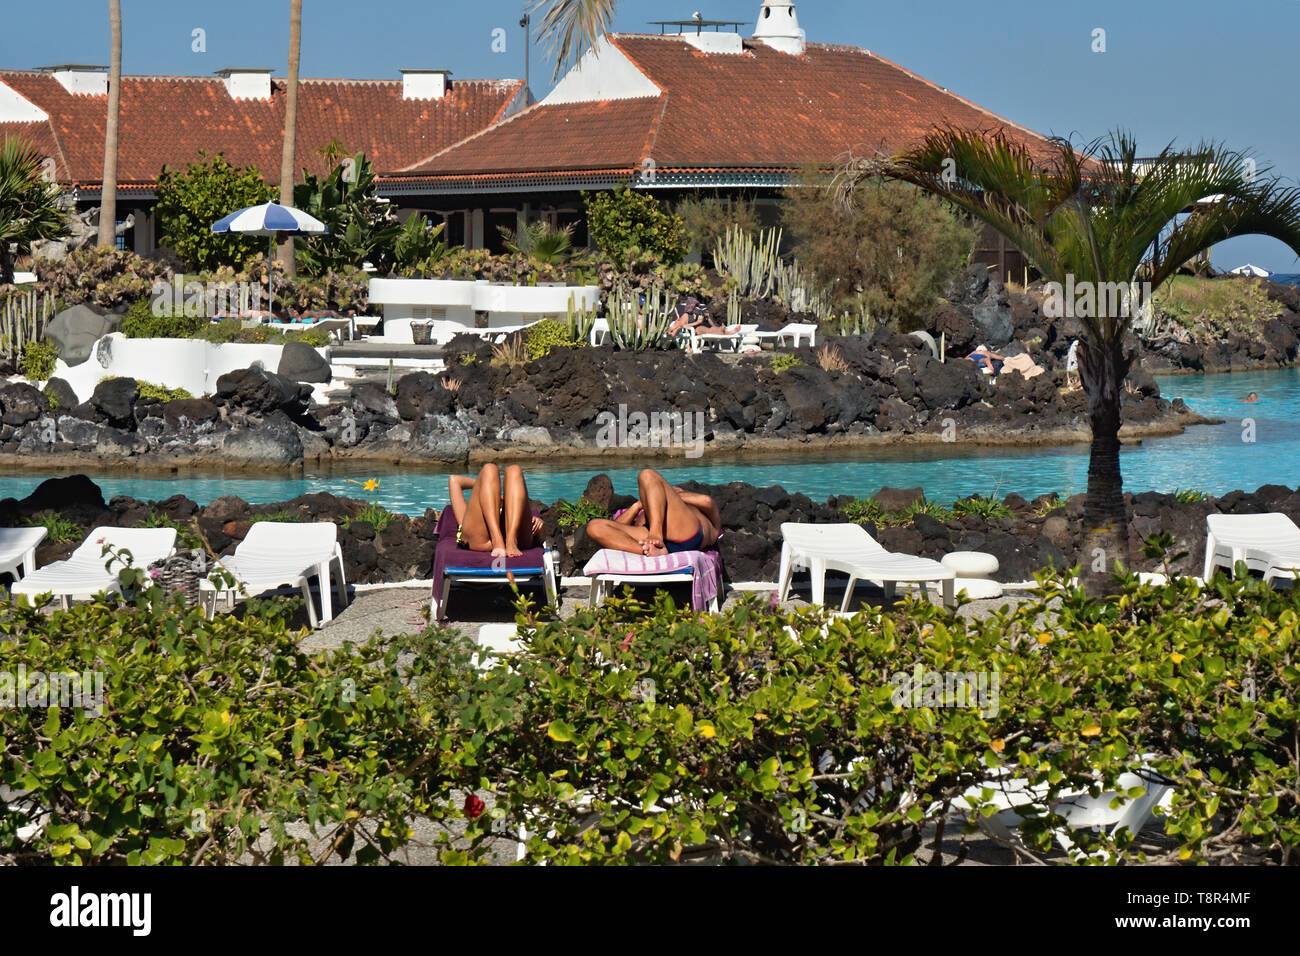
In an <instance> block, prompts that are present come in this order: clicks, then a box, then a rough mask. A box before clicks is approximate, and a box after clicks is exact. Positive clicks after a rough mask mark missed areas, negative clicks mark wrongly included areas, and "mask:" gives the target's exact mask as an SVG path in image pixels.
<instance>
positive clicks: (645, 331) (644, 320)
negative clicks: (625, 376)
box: [609, 285, 676, 352]
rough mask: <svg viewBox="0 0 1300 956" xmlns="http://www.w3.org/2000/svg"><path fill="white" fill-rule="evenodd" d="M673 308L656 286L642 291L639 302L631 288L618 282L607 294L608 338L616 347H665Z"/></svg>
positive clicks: (660, 289) (640, 349)
mask: <svg viewBox="0 0 1300 956" xmlns="http://www.w3.org/2000/svg"><path fill="white" fill-rule="evenodd" d="M675 311H676V310H675V309H674V307H673V305H672V304H671V303H669V302H668V300H667V299H665V297H664V290H663V288H662V287H660V286H651V287H650V288H648V289H647V290H646V291H645V304H644V305H642V304H641V303H640V301H639V296H638V294H637V293H636V292H635V291H631V290H629V289H628V288H627V286H625V285H619V286H618V287H617V288H616V289H615V290H614V291H613V292H612V293H610V297H609V337H610V338H611V339H612V340H613V342H614V345H616V346H617V347H618V348H620V349H626V350H628V351H631V352H642V351H645V350H646V349H656V348H665V347H667V344H668V342H667V339H666V334H667V332H668V326H669V325H671V324H672V321H673V317H674V314H675Z"/></svg>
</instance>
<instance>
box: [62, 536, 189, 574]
mask: <svg viewBox="0 0 1300 956" xmlns="http://www.w3.org/2000/svg"><path fill="white" fill-rule="evenodd" d="M101 538H102V539H103V543H100V539H101ZM105 545H112V546H113V548H114V549H116V550H118V551H121V550H124V549H125V550H127V551H130V552H131V561H132V564H133V565H134V566H135V567H137V568H143V567H147V566H148V565H150V564H152V563H153V562H155V561H159V560H161V559H163V558H165V557H167V556H168V555H169V554H171V553H172V551H173V550H174V549H175V547H176V529H175V528H114V527H109V526H104V527H100V528H95V529H94V530H93V531H91V532H90V534H88V535H86V540H85V541H83V542H82V543H81V544H80V545H78V546H77V550H76V551H74V552H72V556H71V558H70V560H72V561H77V562H85V563H92V564H100V565H102V564H103V563H104V562H106V561H107V560H108V557H107V556H106V555H104V546H105Z"/></svg>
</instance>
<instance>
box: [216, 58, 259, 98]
mask: <svg viewBox="0 0 1300 956" xmlns="http://www.w3.org/2000/svg"><path fill="white" fill-rule="evenodd" d="M217 76H220V77H222V78H223V79H224V80H225V81H226V92H227V93H229V94H230V98H231V99H232V100H269V99H270V98H271V71H270V70H262V69H255V68H246V67H235V66H232V67H227V68H226V69H224V70H217Z"/></svg>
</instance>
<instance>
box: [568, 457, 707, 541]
mask: <svg viewBox="0 0 1300 956" xmlns="http://www.w3.org/2000/svg"><path fill="white" fill-rule="evenodd" d="M637 487H638V489H639V490H640V492H641V498H640V500H639V501H637V502H635V503H633V505H632V506H631V507H630V508H628V509H627V510H626V511H624V512H623V513H622V514H620V515H619V516H618V517H617V518H615V519H613V520H610V519H609V518H595V519H593V520H592V521H590V522H588V524H587V536H588V537H589V538H591V540H592V541H594V542H596V544H598V545H600V546H601V547H602V548H611V549H613V550H615V551H629V552H631V553H632V554H644V555H645V556H647V557H655V556H656V555H661V554H676V553H677V552H679V551H704V550H705V549H707V548H711V547H713V546H714V545H715V544H717V541H718V530H719V528H720V527H721V526H722V519H721V518H720V517H719V516H718V506H717V505H716V504H714V503H713V499H712V498H710V497H709V496H708V495H701V494H696V493H695V492H691V491H683V490H682V489H681V488H676V487H674V486H672V485H670V484H668V481H667V479H666V478H664V476H663V475H661V474H659V472H657V471H654V470H652V469H650V468H646V469H644V470H643V471H642V472H641V474H639V475H638V476H637Z"/></svg>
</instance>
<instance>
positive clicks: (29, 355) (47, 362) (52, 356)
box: [18, 341, 59, 382]
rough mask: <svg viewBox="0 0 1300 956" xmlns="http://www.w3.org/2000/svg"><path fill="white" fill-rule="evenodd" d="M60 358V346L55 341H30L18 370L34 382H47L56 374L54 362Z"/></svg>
mask: <svg viewBox="0 0 1300 956" xmlns="http://www.w3.org/2000/svg"><path fill="white" fill-rule="evenodd" d="M58 358H59V347H58V346H57V345H55V344H54V343H53V342H50V341H42V342H28V343H27V344H26V345H24V346H23V354H22V358H20V359H19V360H18V371H20V372H22V373H23V377H24V378H27V379H29V380H31V381H33V382H45V381H48V380H49V379H50V377H51V376H52V375H53V374H54V368H55V365H54V363H55V362H56V361H58Z"/></svg>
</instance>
